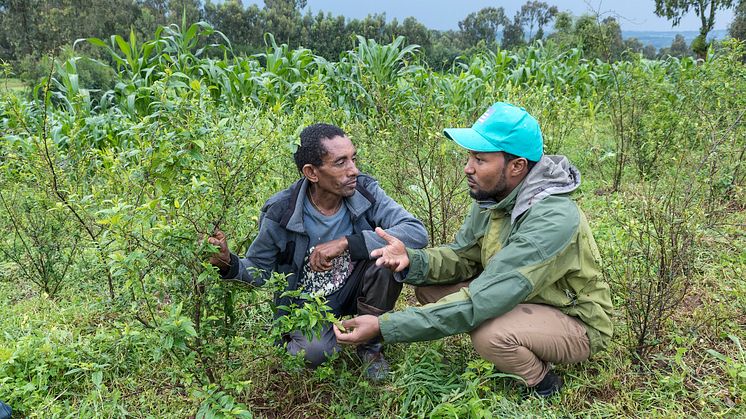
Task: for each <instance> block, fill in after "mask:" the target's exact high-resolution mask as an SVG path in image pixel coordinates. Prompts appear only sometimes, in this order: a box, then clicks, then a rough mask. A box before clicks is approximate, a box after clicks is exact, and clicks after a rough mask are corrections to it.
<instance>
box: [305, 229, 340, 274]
mask: <svg viewBox="0 0 746 419" xmlns="http://www.w3.org/2000/svg"><path fill="white" fill-rule="evenodd" d="M345 250H347V237H340V238H338V239H337V240H332V241H330V242H326V243H321V244H317V245H316V246H315V247H314V248H313V252H311V255H310V256H309V258H308V264H309V265H310V266H311V269H312V270H314V271H316V272H320V271H328V270H329V269H331V268H332V260H334V258H335V257H337V256H339V255H341V254H342V253H343V252H344V251H345Z"/></svg>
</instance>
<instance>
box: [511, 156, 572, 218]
mask: <svg viewBox="0 0 746 419" xmlns="http://www.w3.org/2000/svg"><path fill="white" fill-rule="evenodd" d="M578 187H580V171H578V169H577V168H576V167H575V166H573V165H572V164H571V163H570V161H569V160H568V159H567V157H565V156H557V155H554V156H552V155H546V154H545V155H544V156H543V157H542V158H541V160H539V161H538V162H537V163H536V166H534V168H533V169H532V170H531V171H530V172H529V173H528V176H526V178H525V179H523V182H522V184H521V186H520V187H519V188H520V189H519V191H518V195H517V196H516V201H515V206H514V207H513V211H512V214H511V218H510V221H511V222H513V223H514V222H515V220H516V219H518V217H520V216H521V215H522V214H523V213H524V212H526V211H528V209H529V208H531V206H532V205H533V204H535V203H537V202H539V201H541V200H542V199H544V198H546V197H548V196H550V195H561V194H567V193H570V192H572V191H574V190H575V189H578Z"/></svg>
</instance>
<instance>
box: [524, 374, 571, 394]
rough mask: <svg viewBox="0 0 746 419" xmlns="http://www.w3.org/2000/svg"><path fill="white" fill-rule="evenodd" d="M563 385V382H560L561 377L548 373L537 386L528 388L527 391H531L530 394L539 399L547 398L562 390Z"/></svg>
mask: <svg viewBox="0 0 746 419" xmlns="http://www.w3.org/2000/svg"><path fill="white" fill-rule="evenodd" d="M563 385H564V382H563V381H562V377H560V376H559V375H557V374H555V373H553V372H552V371H549V372H548V373H547V375H545V376H544V379H543V380H541V381H540V382H539V384H537V385H535V386H533V387H529V390H531V393H533V394H536V395H537V396H539V397H544V398H547V397H552V396H553V395H555V394H557V393H559V392H560V390H562V386H563Z"/></svg>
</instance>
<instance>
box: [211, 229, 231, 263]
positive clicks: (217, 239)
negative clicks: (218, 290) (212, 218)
mask: <svg viewBox="0 0 746 419" xmlns="http://www.w3.org/2000/svg"><path fill="white" fill-rule="evenodd" d="M207 242H208V243H210V244H211V245H213V246H215V247H217V248H218V252H217V253H213V254H212V255H210V257H209V259H207V260H208V261H209V262H210V263H211V264H213V265H214V266H217V267H218V269H220V270H226V269H228V268H229V267H230V266H231V251H230V250H228V240H227V239H226V237H225V233H223V232H222V231H220V230H218V229H215V232H214V233H213V234H212V236H210V237H208V238H207Z"/></svg>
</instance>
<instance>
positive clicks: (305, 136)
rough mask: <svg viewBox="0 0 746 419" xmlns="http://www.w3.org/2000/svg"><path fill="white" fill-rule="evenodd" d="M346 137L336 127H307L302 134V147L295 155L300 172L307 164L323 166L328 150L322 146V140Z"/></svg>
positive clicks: (322, 125)
mask: <svg viewBox="0 0 746 419" xmlns="http://www.w3.org/2000/svg"><path fill="white" fill-rule="evenodd" d="M345 136H347V134H345V132H344V131H342V128H340V127H338V126H336V125H331V124H313V125H309V126H307V127H305V128H304V129H303V131H301V133H300V145H299V146H298V149H297V150H296V151H295V154H293V159H294V160H295V165H296V166H298V171H299V172H300V171H301V170H302V169H303V166H305V165H307V164H312V165H314V166H321V163H322V160H321V159H322V158H323V157H324V155H326V148H324V146H323V145H322V144H321V140H324V139H331V138H334V137H345Z"/></svg>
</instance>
